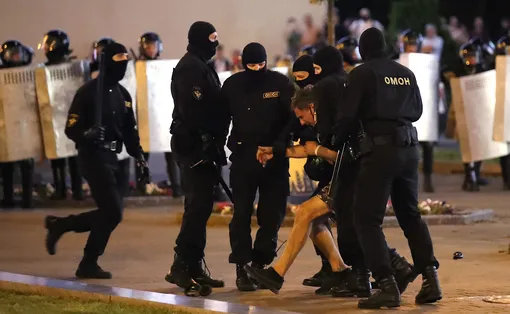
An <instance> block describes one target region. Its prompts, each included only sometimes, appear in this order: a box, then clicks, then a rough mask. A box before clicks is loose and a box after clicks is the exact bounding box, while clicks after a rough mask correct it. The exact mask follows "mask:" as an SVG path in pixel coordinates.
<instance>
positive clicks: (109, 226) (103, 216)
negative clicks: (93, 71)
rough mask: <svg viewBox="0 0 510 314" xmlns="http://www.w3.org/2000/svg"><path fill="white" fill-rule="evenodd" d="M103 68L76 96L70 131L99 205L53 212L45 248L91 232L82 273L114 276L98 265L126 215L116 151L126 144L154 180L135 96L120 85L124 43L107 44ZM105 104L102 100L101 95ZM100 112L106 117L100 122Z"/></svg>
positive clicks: (78, 273) (50, 250) (146, 175)
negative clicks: (66, 236) (60, 214)
mask: <svg viewBox="0 0 510 314" xmlns="http://www.w3.org/2000/svg"><path fill="white" fill-rule="evenodd" d="M103 57H104V69H101V71H104V73H101V79H93V80H91V81H89V82H87V83H85V85H83V86H82V87H81V88H80V89H79V90H78V91H77V92H76V95H75V97H74V100H73V103H72V105H71V108H70V109H69V115H68V120H67V125H66V129H65V133H66V135H67V137H69V138H70V139H71V140H72V141H74V142H75V143H76V148H77V149H78V158H79V162H80V166H81V168H82V170H83V173H84V175H85V178H86V179H87V182H88V183H89V185H90V189H91V192H92V197H93V198H94V201H95V202H96V205H97V207H98V208H97V209H95V210H92V211H89V212H85V213H81V214H79V215H70V216H67V217H64V218H59V217H55V216H48V217H46V220H45V225H46V228H47V229H48V233H47V237H46V250H47V251H48V253H49V254H50V255H54V254H55V253H56V243H57V242H58V240H59V239H60V237H61V236H62V235H63V234H64V233H66V232H69V231H74V232H87V231H90V234H89V237H88V240H87V244H86V246H85V249H84V255H83V258H82V260H81V262H80V264H79V266H78V269H77V270H76V277H78V278H97V279H109V278H111V277H112V274H111V273H110V272H108V271H105V270H103V269H102V268H101V267H100V266H99V265H98V264H97V260H98V258H99V256H101V255H102V254H103V253H104V250H105V248H106V245H107V243H108V239H109V238H110V235H111V233H112V232H113V230H115V228H116V227H117V225H118V224H119V223H120V222H121V220H122V212H123V198H124V191H125V188H126V187H125V181H123V180H121V179H120V178H123V177H125V173H123V172H124V171H125V170H126V169H125V168H121V167H119V163H118V160H117V154H118V153H120V151H121V150H122V144H125V146H126V149H127V151H128V153H129V155H131V156H133V157H134V158H135V159H136V160H137V167H138V168H139V171H140V172H141V173H143V175H142V176H141V178H142V179H143V180H145V181H147V180H149V168H148V167H147V164H146V162H145V160H144V158H143V151H142V148H141V147H140V138H139V135H138V130H137V127H136V120H135V115H134V112H133V108H132V99H131V95H130V94H129V92H128V91H127V90H126V89H125V88H124V87H123V86H122V85H120V84H119V81H120V80H122V78H123V77H124V75H125V73H126V68H127V63H128V58H129V56H128V53H127V50H126V48H125V47H124V46H123V45H121V44H119V43H112V44H109V45H108V46H106V47H105V49H104V55H103ZM98 94H99V95H101V96H102V97H101V98H102V103H98V102H97V101H96V100H97V95H98ZM98 116H101V121H98Z"/></svg>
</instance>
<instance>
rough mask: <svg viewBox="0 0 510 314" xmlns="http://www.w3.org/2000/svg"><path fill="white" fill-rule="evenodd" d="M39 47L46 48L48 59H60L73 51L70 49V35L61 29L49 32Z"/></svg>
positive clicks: (45, 52)
mask: <svg viewBox="0 0 510 314" xmlns="http://www.w3.org/2000/svg"><path fill="white" fill-rule="evenodd" d="M38 49H44V54H45V55H46V58H47V59H48V61H60V60H62V59H64V58H65V57H66V56H68V55H70V54H71V52H72V50H70V49H69V36H67V34H66V33H64V32H63V31H61V30H59V29H53V30H51V31H49V32H47V33H46V35H44V38H43V40H42V42H41V43H40V44H39V47H38Z"/></svg>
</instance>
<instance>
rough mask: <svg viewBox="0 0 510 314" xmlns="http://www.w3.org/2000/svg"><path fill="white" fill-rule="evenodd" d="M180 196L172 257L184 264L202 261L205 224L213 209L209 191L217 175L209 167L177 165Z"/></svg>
mask: <svg viewBox="0 0 510 314" xmlns="http://www.w3.org/2000/svg"><path fill="white" fill-rule="evenodd" d="M178 165H179V169H180V172H181V179H182V189H183V192H184V216H183V218H182V224H181V231H180V232H179V235H178V236H177V240H176V241H175V244H176V246H175V249H174V250H175V253H177V255H178V256H179V257H180V258H182V259H183V260H184V261H186V262H188V263H194V262H198V261H200V260H202V259H203V258H204V250H205V244H206V227H207V220H209V217H210V216H211V213H212V209H213V191H214V186H215V185H216V183H217V182H218V179H219V174H218V171H217V170H216V167H215V166H214V165H213V164H211V163H205V164H200V165H198V166H196V167H194V168H190V167H189V166H188V165H187V164H185V163H181V162H179V164H178Z"/></svg>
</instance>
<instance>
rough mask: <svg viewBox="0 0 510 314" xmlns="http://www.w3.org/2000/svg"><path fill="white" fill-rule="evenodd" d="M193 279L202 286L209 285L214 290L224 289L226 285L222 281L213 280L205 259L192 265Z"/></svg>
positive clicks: (191, 273)
mask: <svg viewBox="0 0 510 314" xmlns="http://www.w3.org/2000/svg"><path fill="white" fill-rule="evenodd" d="M189 270H190V275H191V277H192V278H193V279H194V280H195V281H196V282H197V283H198V284H200V285H208V286H211V287H213V288H223V287H224V286H225V283H224V282H223V281H222V280H218V279H213V278H211V271H210V270H209V267H207V263H206V262H205V259H204V258H202V260H201V261H199V262H198V263H194V264H191V265H190V269H189Z"/></svg>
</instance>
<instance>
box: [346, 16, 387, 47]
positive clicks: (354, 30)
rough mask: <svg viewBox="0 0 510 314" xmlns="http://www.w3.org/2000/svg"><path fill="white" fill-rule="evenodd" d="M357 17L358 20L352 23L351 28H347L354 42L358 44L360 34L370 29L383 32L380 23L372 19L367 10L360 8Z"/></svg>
mask: <svg viewBox="0 0 510 314" xmlns="http://www.w3.org/2000/svg"><path fill="white" fill-rule="evenodd" d="M359 16H360V18H359V19H357V20H355V21H354V22H352V24H351V26H350V27H349V31H350V32H351V35H352V37H354V38H355V39H356V41H358V42H359V38H360V37H361V34H362V33H363V32H364V31H365V30H367V29H369V28H371V27H375V28H377V29H378V30H380V31H381V32H382V31H384V26H383V25H382V24H381V22H379V21H377V20H374V19H372V17H371V14H370V10H369V9H367V8H362V9H361V10H360V11H359Z"/></svg>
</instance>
